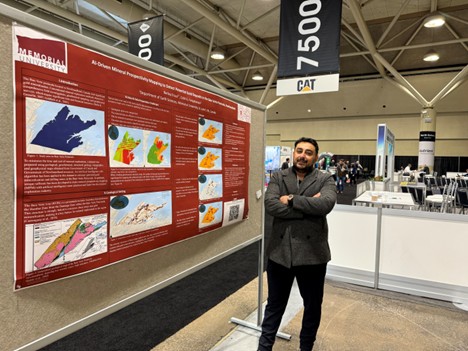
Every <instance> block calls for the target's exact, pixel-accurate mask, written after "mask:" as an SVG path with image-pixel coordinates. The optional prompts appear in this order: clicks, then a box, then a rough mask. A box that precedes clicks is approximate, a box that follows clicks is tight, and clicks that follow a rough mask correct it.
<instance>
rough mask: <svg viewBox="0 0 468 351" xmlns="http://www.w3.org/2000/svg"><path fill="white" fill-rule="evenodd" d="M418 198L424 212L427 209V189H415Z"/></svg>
mask: <svg viewBox="0 0 468 351" xmlns="http://www.w3.org/2000/svg"><path fill="white" fill-rule="evenodd" d="M414 190H415V192H416V196H417V203H418V205H419V208H421V209H422V210H425V209H426V189H425V188H420V187H417V188H414Z"/></svg>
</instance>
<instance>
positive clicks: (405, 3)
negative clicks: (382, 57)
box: [376, 0, 411, 47]
mask: <svg viewBox="0 0 468 351" xmlns="http://www.w3.org/2000/svg"><path fill="white" fill-rule="evenodd" d="M410 1H411V0H406V1H405V2H404V3H403V4H402V5H401V7H400V9H399V10H398V13H397V14H396V15H395V16H394V17H393V19H392V22H390V24H389V25H388V27H387V29H385V32H383V34H382V36H381V37H380V39H379V40H378V41H377V44H376V46H377V47H379V46H380V44H382V42H383V40H384V39H385V37H386V36H387V35H388V33H389V32H390V31H391V30H392V28H393V26H394V25H395V23H396V22H397V21H398V19H399V18H400V16H401V14H402V13H403V11H404V10H405V8H406V6H408V4H409V2H410Z"/></svg>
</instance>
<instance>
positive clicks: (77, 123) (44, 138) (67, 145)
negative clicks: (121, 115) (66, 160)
mask: <svg viewBox="0 0 468 351" xmlns="http://www.w3.org/2000/svg"><path fill="white" fill-rule="evenodd" d="M95 124H96V121H95V120H90V121H86V122H83V120H82V119H81V118H80V116H78V115H73V114H70V109H69V108H68V106H64V107H63V108H62V109H61V110H60V111H59V112H58V113H57V115H56V116H55V117H54V118H53V119H52V120H51V121H49V122H47V123H46V124H45V125H44V126H43V127H42V129H41V130H40V131H39V132H38V133H37V135H36V136H35V137H34V139H33V140H32V141H31V144H35V145H39V146H44V147H48V148H51V149H55V150H60V151H64V152H71V151H72V150H73V149H75V148H77V147H78V146H80V145H82V144H83V141H82V137H81V136H80V133H81V132H82V131H84V130H86V129H88V128H90V127H92V126H94V125H95Z"/></svg>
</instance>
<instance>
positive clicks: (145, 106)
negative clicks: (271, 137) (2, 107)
mask: <svg viewBox="0 0 468 351" xmlns="http://www.w3.org/2000/svg"><path fill="white" fill-rule="evenodd" d="M13 52H14V74H15V98H16V100H15V109H16V111H15V121H16V122H15V128H16V130H15V138H16V140H15V153H16V154H15V160H16V175H15V181H16V222H15V227H16V232H15V240H16V245H15V250H16V252H15V289H21V288H24V287H28V286H33V285H36V284H41V283H45V282H50V281H53V280H56V279H60V278H64V277H68V276H71V275H75V274H79V273H83V272H86V271H89V270H92V269H96V268H100V267H103V266H106V265H108V264H111V263H114V262H117V261H120V260H123V259H126V258H129V257H132V256H135V255H138V254H141V253H144V252H147V251H150V250H154V249H156V248H159V247H162V246H165V245H168V244H171V243H174V242H177V241H180V240H183V239H187V238H190V237H193V236H196V235H199V234H201V233H204V232H207V231H211V230H214V229H217V228H220V227H222V226H226V225H230V224H234V223H236V222H239V221H241V220H242V219H245V218H247V214H248V174H249V140H250V115H251V114H250V109H249V108H248V107H245V106H242V105H238V104H237V103H235V102H233V101H230V100H228V99H226V98H223V97H221V96H218V95H216V94H213V93H210V92H207V91H203V90H201V89H198V88H194V87H192V86H189V85H187V84H183V83H180V82H177V81H175V80H172V79H169V78H165V77H162V76H160V75H157V74H155V73H152V72H148V71H146V70H143V69H140V68H138V67H135V66H132V65H129V64H127V63H124V62H122V61H119V60H116V59H113V58H110V57H107V56H104V55H102V54H99V53H97V52H94V51H90V50H87V49H84V48H82V47H78V46H76V45H73V44H70V43H67V42H64V41H61V40H59V39H56V38H53V37H50V36H47V35H45V34H42V33H39V32H36V31H34V30H31V29H29V28H25V27H21V26H14V36H13Z"/></svg>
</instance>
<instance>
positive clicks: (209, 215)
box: [202, 206, 218, 224]
mask: <svg viewBox="0 0 468 351" xmlns="http://www.w3.org/2000/svg"><path fill="white" fill-rule="evenodd" d="M216 212H218V209H217V208H215V207H211V206H210V207H209V208H208V211H206V213H205V215H204V216H203V220H202V223H205V224H206V223H211V222H213V221H214V220H215V213H216Z"/></svg>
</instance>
